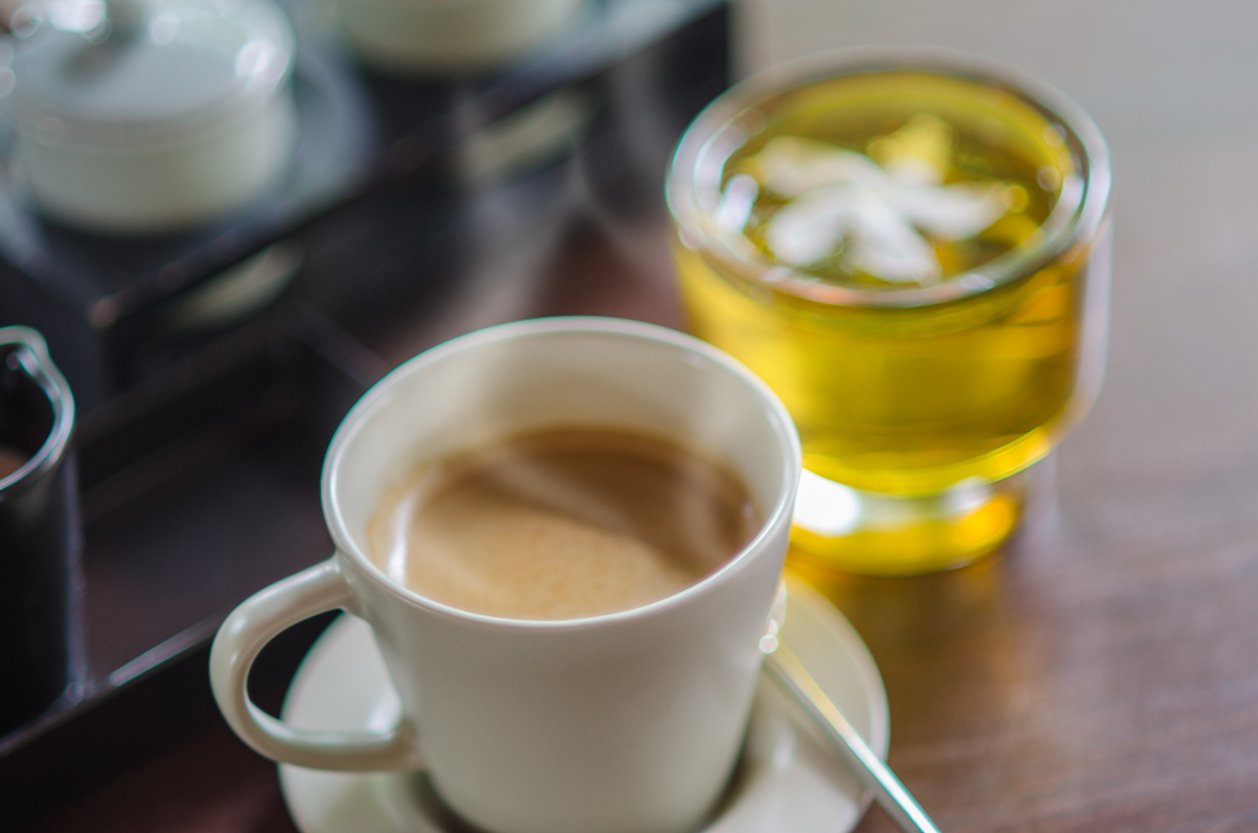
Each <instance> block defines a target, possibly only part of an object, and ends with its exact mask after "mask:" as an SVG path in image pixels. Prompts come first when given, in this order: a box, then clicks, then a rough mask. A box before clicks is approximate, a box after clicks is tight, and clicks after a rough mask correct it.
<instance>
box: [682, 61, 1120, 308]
mask: <svg viewBox="0 0 1258 833" xmlns="http://www.w3.org/2000/svg"><path fill="white" fill-rule="evenodd" d="M882 72H888V73H889V72H922V73H926V74H932V75H938V76H940V77H945V78H955V79H957V80H960V81H971V82H976V83H981V84H984V85H987V86H996V87H998V88H999V89H1002V90H1004V91H1005V92H1008V93H1010V94H1012V95H1014V96H1016V97H1017V98H1018V99H1019V100H1020V101H1021V102H1022V103H1023V104H1026V105H1027V106H1029V107H1031V108H1032V109H1033V110H1035V111H1036V112H1038V113H1039V114H1040V115H1041V116H1043V117H1044V119H1045V120H1046V121H1047V122H1048V123H1049V124H1050V125H1053V126H1054V127H1057V128H1058V129H1059V130H1061V131H1062V132H1063V133H1064V135H1063V137H1062V138H1063V139H1064V141H1065V142H1066V145H1067V147H1068V148H1070V149H1071V152H1072V154H1073V155H1074V156H1075V158H1076V161H1077V162H1079V163H1080V164H1081V166H1082V167H1083V170H1082V172H1081V176H1080V179H1081V189H1080V190H1081V193H1080V194H1079V195H1078V197H1077V198H1075V199H1072V200H1069V201H1067V200H1063V199H1059V200H1058V201H1057V203H1056V204H1055V205H1054V207H1053V209H1052V211H1051V213H1050V214H1049V217H1048V218H1047V219H1046V220H1045V221H1044V223H1043V224H1041V228H1042V229H1044V230H1046V231H1047V233H1046V234H1044V235H1042V237H1041V239H1040V240H1039V241H1038V242H1037V243H1036V244H1035V245H1033V246H1031V247H1029V248H1027V249H1025V250H1011V251H1009V252H1006V253H1004V254H1002V255H999V256H997V257H995V258H993V259H992V260H990V261H987V262H986V263H983V264H981V265H980V266H978V267H976V268H975V269H972V270H970V271H968V272H966V273H964V274H960V275H956V276H953V277H950V278H948V279H946V280H943V281H940V282H939V283H935V284H930V285H925V286H923V285H918V284H912V285H897V286H889V287H886V288H877V289H874V288H865V287H852V286H837V285H833V284H823V283H819V282H817V281H814V280H809V279H808V278H806V277H803V275H805V274H806V270H802V269H797V268H792V267H789V266H785V265H782V264H776V263H772V262H770V261H768V260H764V259H758V258H752V257H747V256H746V255H745V254H744V253H742V252H739V251H736V250H735V249H734V248H733V247H731V246H730V245H728V243H727V237H728V234H727V233H723V232H721V231H720V230H718V229H716V228H715V226H714V224H713V223H712V221H711V220H710V219H709V217H708V212H706V211H705V210H704V209H703V208H702V207H701V206H700V205H699V192H700V187H701V186H700V180H701V179H702V178H703V177H704V175H706V176H707V177H709V178H710V177H711V176H712V174H713V173H714V171H713V170H712V168H713V167H714V165H716V164H717V163H718V162H719V163H721V164H723V161H724V158H726V156H727V154H719V153H714V152H713V148H712V144H713V140H714V139H716V138H717V137H718V136H720V135H721V134H722V133H723V132H724V131H725V130H727V129H729V128H730V127H731V126H732V125H734V124H735V123H736V122H737V121H738V119H739V118H741V117H743V116H744V115H745V114H746V113H748V112H749V111H750V110H752V109H753V108H754V107H755V106H756V105H757V104H759V103H761V102H764V101H767V100H769V99H771V98H773V97H774V96H776V95H780V94H784V93H788V92H790V91H792V90H796V89H803V88H805V87H808V86H810V85H813V84H816V83H821V82H823V81H826V80H830V79H834V78H839V77H843V76H848V75H861V74H876V73H882ZM716 156H719V157H720V158H719V159H716V158H714V157H716ZM715 173H716V175H717V177H718V179H719V170H717V171H715ZM1110 189H1111V171H1110V155H1109V148H1108V145H1107V144H1106V141H1105V138H1104V135H1103V134H1102V133H1101V130H1100V128H1099V127H1098V126H1097V124H1096V122H1095V121H1093V119H1092V117H1091V116H1089V115H1088V113H1087V112H1086V111H1085V110H1083V108H1082V107H1080V106H1079V105H1078V104H1077V103H1075V101H1074V100H1073V99H1072V98H1070V97H1069V96H1067V95H1066V94H1065V93H1063V92H1062V91H1060V90H1059V89H1058V88H1056V87H1055V86H1053V85H1051V84H1048V83H1047V82H1045V81H1042V80H1040V79H1038V78H1036V77H1034V76H1031V75H1029V74H1027V73H1025V72H1023V71H1021V70H1018V69H1015V68H1013V67H1010V66H1009V65H1007V64H1004V63H1002V62H999V61H995V60H992V59H990V58H986V57H982V56H978V55H974V54H972V53H968V52H964V51H961V50H955V49H950V48H944V47H937V46H915V45H897V46H885V45H884V46H861V47H846V48H842V49H835V50H829V51H825V52H819V53H814V54H810V55H807V56H804V57H802V58H797V59H794V60H790V61H785V62H783V63H781V64H777V65H775V66H773V67H770V68H768V69H765V70H762V71H760V72H757V73H755V74H753V75H751V76H749V77H747V78H746V79H744V80H742V81H740V82H738V83H737V84H735V85H734V86H732V87H730V88H729V89H728V90H726V91H725V92H724V93H722V94H721V95H719V96H718V97H716V98H715V99H713V100H712V101H711V102H709V103H708V104H707V105H706V106H705V107H704V108H703V110H701V111H700V112H699V114H698V115H697V116H696V117H695V118H694V120H693V121H692V122H691V123H690V125H689V126H688V127H687V128H686V129H685V131H684V132H683V134H682V137H681V139H680V140H679V142H678V144H677V147H676V149H675V150H674V153H673V156H672V159H671V161H670V163H669V167H668V172H667V174H666V176H665V184H664V192H665V202H666V204H667V208H668V212H669V215H670V217H671V219H672V222H673V226H674V229H675V231H676V232H677V234H678V235H679V236H680V237H681V238H682V244H683V245H686V246H688V247H691V248H697V249H699V250H701V251H703V252H704V253H705V254H708V255H710V256H713V257H715V258H717V259H719V260H720V261H721V264H722V266H723V267H724V268H725V269H727V270H728V271H729V272H730V273H732V274H735V275H738V276H740V277H741V278H742V279H743V280H745V281H747V282H748V283H749V284H751V285H757V286H770V285H771V286H772V287H773V288H774V289H777V290H780V291H783V292H786V293H788V294H790V295H793V296H795V297H799V298H803V299H807V300H809V301H813V302H817V303H822V304H829V305H832V306H846V307H855V308H862V307H874V308H908V307H923V306H931V305H936V304H943V303H947V302H950V301H957V300H960V299H963V298H968V297H971V296H974V295H980V294H982V293H985V292H989V291H991V290H994V289H996V288H997V287H1000V286H1003V285H1005V284H1007V283H1009V282H1011V281H1013V280H1016V279H1017V278H1019V277H1022V276H1024V275H1029V274H1033V273H1035V272H1037V271H1039V270H1040V269H1041V268H1043V267H1044V266H1047V265H1048V264H1049V263H1051V262H1052V261H1054V260H1056V259H1057V258H1058V257H1060V256H1061V255H1062V254H1063V253H1064V252H1066V251H1068V250H1069V249H1070V248H1071V247H1073V246H1075V245H1076V244H1078V243H1079V242H1080V241H1082V240H1087V239H1090V238H1091V237H1092V236H1094V235H1095V233H1096V231H1097V230H1098V229H1099V228H1100V227H1101V225H1102V223H1103V222H1104V220H1105V218H1106V216H1107V213H1108V210H1109V197H1110Z"/></svg>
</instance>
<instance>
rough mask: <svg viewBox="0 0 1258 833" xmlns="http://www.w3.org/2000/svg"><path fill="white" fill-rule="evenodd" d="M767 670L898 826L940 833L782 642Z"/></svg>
mask: <svg viewBox="0 0 1258 833" xmlns="http://www.w3.org/2000/svg"><path fill="white" fill-rule="evenodd" d="M765 668H766V670H767V671H768V672H769V676H770V677H771V678H772V679H773V681H774V682H775V683H777V684H778V685H779V686H781V687H782V688H783V689H784V690H785V691H786V693H787V694H789V695H790V696H791V699H792V701H794V702H795V703H796V705H798V706H799V707H800V708H801V709H802V710H803V712H804V713H805V714H806V715H808V717H809V719H810V720H812V722H813V723H814V724H815V725H816V726H817V728H819V729H821V731H822V732H824V733H825V734H826V736H827V737H828V738H830V740H832V741H833V742H834V746H835V748H836V749H837V750H838V751H839V753H840V755H841V757H842V758H843V762H844V763H845V764H847V766H848V769H849V770H851V773H852V775H853V776H855V778H856V779H857V781H859V782H860V784H861V786H864V787H866V788H868V789H869V790H871V791H873V794H874V800H875V801H877V802H878V805H879V806H880V807H882V809H883V811H885V812H886V814H887V815H888V816H890V817H891V820H892V821H894V822H895V824H896V826H897V827H899V828H900V829H901V830H903V831H905V833H939V828H938V827H936V826H935V823H934V822H933V821H931V820H930V817H929V816H927V815H926V811H925V810H923V809H922V806H921V805H920V804H918V803H917V800H916V799H915V798H913V796H912V795H911V794H910V793H909V791H908V790H907V789H905V787H904V785H903V784H902V783H900V779H899V778H897V777H896V776H895V773H893V772H892V771H891V769H890V768H889V767H888V766H887V765H886V764H884V763H883V762H882V761H881V760H880V759H879V758H878V756H877V755H875V754H874V752H873V750H872V749H870V748H869V745H868V744H866V743H865V741H864V739H863V738H862V737H861V736H860V733H858V732H857V731H856V730H855V729H853V728H852V724H850V723H848V722H847V718H845V717H844V716H843V714H842V712H840V711H839V709H838V707H837V706H835V705H834V702H833V701H832V700H831V699H830V698H829V696H828V695H827V694H826V693H825V691H823V690H822V688H821V686H819V685H818V684H817V681H816V680H814V679H813V678H812V675H811V674H809V673H808V670H807V669H806V668H804V666H803V663H801V662H800V661H799V659H798V658H796V656H795V655H794V654H793V653H791V651H790V649H788V648H787V647H786V646H785V645H783V644H781V643H780V642H779V643H778V645H777V647H776V649H775V650H774V651H773V652H772V653H770V654H767V655H766V656H765Z"/></svg>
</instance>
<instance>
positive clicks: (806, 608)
mask: <svg viewBox="0 0 1258 833" xmlns="http://www.w3.org/2000/svg"><path fill="white" fill-rule="evenodd" d="M783 633H784V637H783V638H784V641H786V642H787V643H788V644H789V645H790V646H791V648H792V650H794V652H795V653H796V655H798V656H799V658H800V659H801V660H802V661H803V662H804V664H805V665H807V666H808V669H809V671H810V672H811V673H812V675H813V676H814V677H815V678H816V679H817V682H818V683H820V684H821V686H822V687H823V688H824V689H825V690H826V692H827V693H828V694H829V695H830V697H831V698H832V699H833V700H834V702H835V703H836V704H837V705H838V706H839V708H840V709H841V710H842V711H843V713H844V715H845V716H846V717H847V719H848V720H849V721H850V722H851V723H852V725H853V726H855V727H856V729H857V730H858V731H860V732H861V734H862V735H864V737H865V739H866V740H867V741H868V743H869V745H870V747H871V748H872V749H873V750H874V751H875V752H876V753H877V754H878V755H879V756H881V757H885V756H886V752H887V745H888V741H889V728H890V721H889V718H888V712H887V697H886V692H885V691H884V690H883V686H882V679H881V677H880V676H879V674H878V669H877V667H876V666H875V665H874V661H873V659H872V658H871V657H870V655H869V651H868V650H867V649H866V648H865V645H864V643H863V642H862V641H861V639H860V637H859V636H858V635H857V633H856V631H855V630H853V628H852V626H851V625H849V624H848V623H847V620H845V619H844V618H843V617H842V616H841V615H840V614H839V612H838V611H837V610H836V609H835V608H834V607H833V606H832V605H831V604H830V603H829V602H828V601H827V600H826V599H825V598H824V597H823V596H821V595H819V594H818V593H817V592H816V591H814V590H812V589H810V588H809V587H807V586H806V585H803V584H801V583H799V582H791V583H790V591H789V605H788V608H787V615H786V622H785V625H784V627H783ZM397 712H398V704H397V699H396V695H395V694H394V693H393V690H392V688H391V687H390V684H389V682H388V677H387V675H386V672H385V670H384V666H383V665H382V663H381V660H380V655H379V653H378V652H377V650H376V646H375V643H374V642H373V641H372V638H371V632H370V631H369V630H368V628H367V625H366V624H364V623H363V622H362V621H361V620H359V619H356V618H354V617H351V616H343V617H341V618H340V619H338V620H337V621H336V622H334V623H333V624H332V626H331V627H329V628H328V630H327V631H326V632H325V633H324V635H323V636H322V637H320V639H319V641H318V642H317V643H316V644H315V645H314V647H313V648H312V649H311V651H310V654H309V655H308V656H307V657H306V659H305V661H304V662H303V663H302V665H301V667H300V668H299V669H298V672H297V675H296V677H295V678H294V679H293V684H292V687H291V688H290V689H289V692H288V697H287V699H286V701H285V703H284V710H283V716H284V719H285V720H286V721H288V722H289V723H291V724H293V725H294V726H300V727H304V728H310V729H381V730H383V729H385V728H387V727H389V726H390V725H392V723H393V722H394V721H395V720H396V718H397ZM280 785H281V788H282V789H283V793H284V799H285V801H286V802H287V803H288V808H289V811H290V812H291V813H292V815H293V819H294V821H295V822H296V824H297V827H298V828H300V829H301V831H302V833H458V832H459V831H464V830H466V828H465V827H464V826H462V825H460V824H459V823H457V822H456V821H454V820H452V819H451V818H450V817H449V815H448V813H447V812H446V811H445V810H444V809H443V808H442V807H441V806H440V804H439V803H438V802H437V801H435V800H434V799H433V797H432V793H431V790H430V788H429V787H428V786H427V782H426V780H425V779H424V778H423V776H422V775H417V774H415V773H390V772H376V773H358V772H350V773H342V772H322V771H317V770H311V769H303V768H301V767H294V766H288V765H281V766H280ZM868 804H869V797H868V795H866V794H864V793H863V791H862V790H861V789H860V788H859V787H858V786H857V785H856V783H855V781H853V780H852V778H851V776H849V775H848V774H847V772H846V771H845V770H844V769H843V766H842V765H841V764H840V763H839V762H838V759H837V758H836V757H835V756H834V755H833V754H832V753H831V752H830V751H829V750H828V749H827V748H826V745H825V743H824V742H823V741H821V740H819V736H817V735H814V734H813V732H812V730H811V729H809V728H803V727H802V726H801V725H800V724H799V723H798V722H797V720H796V719H795V718H794V717H793V711H791V710H790V707H789V706H788V705H787V703H786V701H785V700H784V699H782V696H781V695H780V694H779V693H778V691H777V690H776V689H775V688H773V687H772V686H771V685H770V684H769V683H767V681H766V682H765V683H763V684H762V685H761V689H760V691H759V693H758V695H757V700H756V706H755V711H754V713H753V715H752V721H751V726H750V728H749V730H748V735H747V743H746V746H745V749H744V752H743V760H742V763H741V765H740V767H739V771H738V773H737V775H736V776H735V780H734V782H733V783H732V784H731V788H730V791H729V794H728V795H727V796H726V799H725V801H724V804H723V805H722V808H721V809H720V811H719V812H718V813H717V815H716V816H715V817H714V818H713V819H712V821H711V822H710V823H709V824H708V825H706V826H705V827H704V828H703V830H702V831H700V832H699V833H760V831H765V830H790V831H792V833H846V831H848V830H851V829H852V828H853V827H855V826H856V822H857V821H858V820H859V819H860V817H861V815H862V814H863V813H864V811H865V808H866V807H867V806H868Z"/></svg>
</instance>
